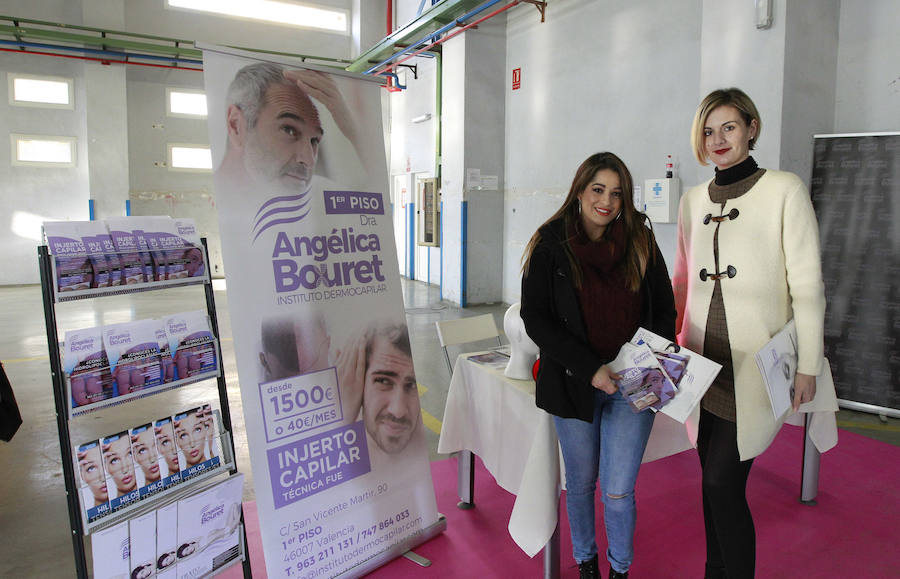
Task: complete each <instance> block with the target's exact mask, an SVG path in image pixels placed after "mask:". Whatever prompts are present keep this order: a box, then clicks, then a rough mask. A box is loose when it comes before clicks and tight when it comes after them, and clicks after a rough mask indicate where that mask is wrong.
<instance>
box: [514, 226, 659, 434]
mask: <svg viewBox="0 0 900 579" xmlns="http://www.w3.org/2000/svg"><path fill="white" fill-rule="evenodd" d="M540 233H541V240H540V242H539V243H538V245H537V246H536V247H535V248H534V251H533V252H532V255H531V259H530V261H529V263H528V270H527V271H526V272H525V273H524V275H523V276H522V298H521V309H520V312H521V316H522V321H524V322H525V331H526V332H527V334H528V336H529V337H530V338H531V339H532V340H533V341H534V343H535V344H537V345H538V347H539V348H540V350H541V363H540V367H539V370H538V376H537V387H536V392H535V397H536V403H537V405H538V407H539V408H542V409H544V410H546V411H547V412H549V413H550V414H553V415H554V416H559V417H561V418H579V419H581V420H585V421H587V422H590V421H592V420H593V415H594V387H593V386H591V378H592V377H593V375H594V373H596V372H597V369H599V368H600V366H602V365H603V364H607V363H609V362H611V361H612V360H611V359H605V358H603V357H602V356H600V355H599V354H597V353H596V352H595V351H594V350H593V349H592V348H591V346H590V343H589V342H588V338H587V330H586V328H585V322H584V317H583V316H582V313H581V306H580V305H579V302H578V293H577V290H576V288H575V285H574V282H573V278H572V266H571V263H570V261H569V257H568V255H569V252H570V249H569V248H568V244H567V242H566V233H565V226H564V224H563V220H562V219H557V220H554V221H552V222H550V223H548V224H547V225H545V226H544V227H542V228H541V230H540ZM653 250H654V258H653V259H652V260H651V263H649V264H648V265H647V271H646V273H645V274H644V279H643V282H642V283H641V289H640V292H641V322H640V325H641V326H642V327H644V328H647V329H648V330H650V331H652V332H653V333H655V334H658V335H660V336H663V337H664V338H668V339H669V340H672V341H674V340H675V317H676V312H675V298H674V296H673V295H672V283H671V281H670V279H669V272H668V270H667V269H666V263H665V261H664V260H663V256H662V253H660V251H659V247H658V246H657V245H656V240H655V239H654V240H653Z"/></svg>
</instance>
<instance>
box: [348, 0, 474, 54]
mask: <svg viewBox="0 0 900 579" xmlns="http://www.w3.org/2000/svg"><path fill="white" fill-rule="evenodd" d="M483 3H484V0H444V1H443V2H440V3H439V4H435V5H434V6H432V7H431V8H430V9H428V10H426V11H425V12H423V13H422V15H421V16H419V17H418V18H416V19H415V20H413V21H412V22H410V23H409V24H407V25H406V26H404V27H403V28H400V29H398V30H396V31H395V32H394V33H393V34H391V35H390V36H386V37H385V38H384V39H382V40H381V42H379V43H378V44H376V45H375V46H373V47H372V48H370V49H369V50H368V51H366V52H365V53H364V54H362V55H360V57H359V58H357V59H356V60H354V61H353V64H351V65H350V66H348V67H347V70H349V71H350V72H364V71H366V70H368V69H369V68H371V66H372V65H373V64H377V63H379V62H381V61H382V60H384V59H385V58H387V57H389V56H390V55H391V54H393V53H394V49H395V48H396V47H397V46H398V45H400V44H404V43H405V44H406V45H409V43H410V42H414V41H418V40H420V39H421V38H422V37H423V36H425V35H427V34H428V33H429V32H434V31H436V30H438V29H440V28H443V27H444V26H446V25H447V24H449V23H451V22H453V21H454V20H455V19H456V18H458V17H460V16H462V15H463V14H465V13H467V12H469V11H470V10H471V9H472V8H474V7H476V6H479V5H480V4H483Z"/></svg>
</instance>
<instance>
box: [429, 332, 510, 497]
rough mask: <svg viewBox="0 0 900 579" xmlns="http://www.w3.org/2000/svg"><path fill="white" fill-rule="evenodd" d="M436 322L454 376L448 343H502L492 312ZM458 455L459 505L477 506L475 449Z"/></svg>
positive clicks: (448, 365) (451, 344)
mask: <svg viewBox="0 0 900 579" xmlns="http://www.w3.org/2000/svg"><path fill="white" fill-rule="evenodd" d="M434 325H435V327H437V335H438V339H439V340H440V342H441V349H442V350H443V351H444V360H446V362H447V369H448V370H449V371H450V377H451V378H452V377H453V365H452V364H451V363H450V354H448V353H447V346H459V345H461V344H468V343H471V342H479V341H483V340H490V339H492V338H496V339H497V345H498V346H500V345H501V342H500V332H498V331H497V324H495V323H494V316H492V315H491V314H483V315H480V316H472V317H470V318H459V319H458V320H442V321H439V322H435V323H434ZM457 459H458V463H457V467H456V487H457V489H459V498H460V501H459V502H458V503H457V504H456V506H457V507H458V508H460V509H472V508H475V454H474V453H472V451H471V450H461V451H460V452H459V456H458V457H457Z"/></svg>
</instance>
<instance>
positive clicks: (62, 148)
mask: <svg viewBox="0 0 900 579" xmlns="http://www.w3.org/2000/svg"><path fill="white" fill-rule="evenodd" d="M74 145H75V142H74V140H51V139H37V138H34V137H16V148H15V151H16V159H15V160H16V161H18V162H19V163H58V164H64V165H71V164H73V163H74V149H75V146H74Z"/></svg>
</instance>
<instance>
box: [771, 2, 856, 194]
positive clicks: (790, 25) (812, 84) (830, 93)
mask: <svg viewBox="0 0 900 579" xmlns="http://www.w3.org/2000/svg"><path fill="white" fill-rule="evenodd" d="M840 4H841V0H794V1H792V2H790V3H788V4H787V14H786V23H787V24H786V35H785V63H784V78H785V82H784V95H783V104H782V113H781V129H782V130H781V135H780V141H781V159H780V163H779V168H780V169H782V170H784V171H791V172H793V173H796V174H797V175H798V176H799V177H800V178H801V179H803V181H804V182H805V183H806V184H807V186H809V180H810V177H811V176H812V155H813V135H816V134H824V133H831V132H832V131H833V128H834V94H835V82H836V75H837V51H838V21H839V19H840Z"/></svg>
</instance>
